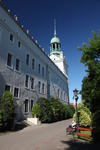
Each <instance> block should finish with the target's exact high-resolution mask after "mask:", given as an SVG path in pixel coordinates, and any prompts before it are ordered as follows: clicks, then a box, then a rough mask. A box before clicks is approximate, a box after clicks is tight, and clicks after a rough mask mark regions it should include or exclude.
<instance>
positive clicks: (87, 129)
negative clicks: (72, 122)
mask: <svg viewBox="0 0 100 150" xmlns="http://www.w3.org/2000/svg"><path fill="white" fill-rule="evenodd" d="M80 131H90V132H94V131H93V130H92V129H91V128H83V127H79V128H78V132H77V136H78V137H87V138H91V137H92V136H91V135H90V134H88V133H81V132H80Z"/></svg>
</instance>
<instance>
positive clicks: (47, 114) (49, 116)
mask: <svg viewBox="0 0 100 150" xmlns="http://www.w3.org/2000/svg"><path fill="white" fill-rule="evenodd" d="M37 104H38V105H39V106H40V108H41V115H40V120H41V122H43V123H50V122H53V112H52V109H51V106H50V101H49V100H48V99H45V98H39V99H38V101H37Z"/></svg>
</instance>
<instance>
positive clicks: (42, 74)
mask: <svg viewBox="0 0 100 150" xmlns="http://www.w3.org/2000/svg"><path fill="white" fill-rule="evenodd" d="M42 76H44V67H42Z"/></svg>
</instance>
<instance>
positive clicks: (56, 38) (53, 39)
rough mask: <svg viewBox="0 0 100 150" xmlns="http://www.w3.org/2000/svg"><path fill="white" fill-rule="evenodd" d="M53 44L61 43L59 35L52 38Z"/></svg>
mask: <svg viewBox="0 0 100 150" xmlns="http://www.w3.org/2000/svg"><path fill="white" fill-rule="evenodd" d="M50 43H51V44H52V43H60V39H59V38H58V37H56V36H54V37H53V38H52V39H51V42H50Z"/></svg>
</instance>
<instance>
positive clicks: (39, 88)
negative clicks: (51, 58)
mask: <svg viewBox="0 0 100 150" xmlns="http://www.w3.org/2000/svg"><path fill="white" fill-rule="evenodd" d="M38 90H39V93H40V92H41V82H40V81H39V82H38Z"/></svg>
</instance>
